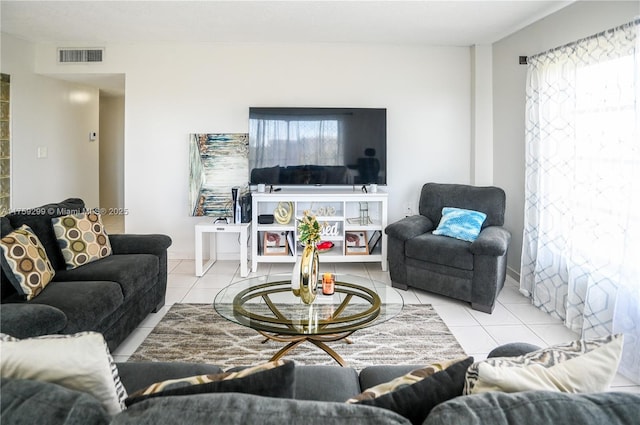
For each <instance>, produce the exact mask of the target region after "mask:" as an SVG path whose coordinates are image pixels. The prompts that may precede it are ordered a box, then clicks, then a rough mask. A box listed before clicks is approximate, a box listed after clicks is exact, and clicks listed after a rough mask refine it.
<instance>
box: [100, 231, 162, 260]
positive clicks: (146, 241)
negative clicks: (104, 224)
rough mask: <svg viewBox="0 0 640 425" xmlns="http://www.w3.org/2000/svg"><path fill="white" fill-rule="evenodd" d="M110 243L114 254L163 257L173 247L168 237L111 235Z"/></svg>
mask: <svg viewBox="0 0 640 425" xmlns="http://www.w3.org/2000/svg"><path fill="white" fill-rule="evenodd" d="M109 243H111V249H112V250H113V253H114V254H154V255H161V254H163V253H164V252H165V251H166V250H167V248H169V247H170V246H171V238H170V237H169V236H167V235H127V234H117V235H109Z"/></svg>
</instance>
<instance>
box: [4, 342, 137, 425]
mask: <svg viewBox="0 0 640 425" xmlns="http://www.w3.org/2000/svg"><path fill="white" fill-rule="evenodd" d="M0 352H2V356H1V357H0V374H1V375H2V377H7V378H14V379H32V380H36V381H44V382H51V383H54V384H58V385H61V386H63V387H66V388H68V389H71V390H76V391H82V392H85V393H89V394H91V395H92V396H93V397H95V398H96V399H97V400H98V401H100V403H101V404H102V406H103V407H104V408H105V410H106V411H107V413H109V414H111V415H115V414H117V413H118V412H120V411H122V410H123V409H124V407H125V405H124V400H125V399H126V398H127V391H126V389H125V388H124V386H123V385H122V383H121V382H120V376H119V374H118V369H117V367H116V364H115V363H114V361H113V358H112V357H111V354H110V353H109V348H108V347H107V343H106V342H105V340H104V337H103V336H102V334H99V333H97V332H80V333H77V334H73V335H48V336H40V337H35V338H27V339H22V340H21V339H17V338H13V337H11V336H9V335H6V334H0Z"/></svg>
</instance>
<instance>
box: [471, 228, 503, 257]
mask: <svg viewBox="0 0 640 425" xmlns="http://www.w3.org/2000/svg"><path fill="white" fill-rule="evenodd" d="M510 241H511V233H509V231H508V230H506V229H505V228H504V227H500V226H489V227H485V228H484V229H482V231H481V232H480V234H479V235H478V238H477V239H476V240H475V241H473V242H472V243H471V246H470V247H469V249H470V250H471V253H472V254H473V255H490V256H493V257H500V256H502V255H504V254H506V253H507V248H509V242H510Z"/></svg>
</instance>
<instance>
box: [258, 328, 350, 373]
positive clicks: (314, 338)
mask: <svg viewBox="0 0 640 425" xmlns="http://www.w3.org/2000/svg"><path fill="white" fill-rule="evenodd" d="M258 332H259V333H260V334H261V335H262V336H264V337H265V338H266V339H265V340H264V341H263V343H264V342H267V341H269V340H272V341H278V342H288V344H287V345H285V346H284V347H282V348H281V349H280V350H279V351H278V352H277V353H276V354H274V355H273V357H271V359H270V360H269V361H275V360H278V359H280V358H281V357H282V356H284V355H285V354H287V353H288V352H289V351H291V350H293V349H294V348H296V347H297V346H298V345H300V344H302V343H304V342H310V343H311V344H313V345H315V346H316V347H318V348H319V349H321V350H322V351H324V352H325V353H327V354H328V355H330V356H331V358H332V359H333V360H335V361H336V362H338V364H339V365H340V366H343V367H344V366H346V365H347V362H345V361H344V359H343V358H342V356H341V355H340V354H338V353H336V352H335V350H334V349H333V348H331V347H329V346H328V345H327V344H325V342H334V341H340V340H342V339H345V340H346V343H347V344H352V342H351V341H350V340H349V339H348V337H349V335H351V334H352V333H354V332H355V331H351V332H346V333H344V334H340V335H280V334H276V335H272V334H268V333H266V332H263V331H258Z"/></svg>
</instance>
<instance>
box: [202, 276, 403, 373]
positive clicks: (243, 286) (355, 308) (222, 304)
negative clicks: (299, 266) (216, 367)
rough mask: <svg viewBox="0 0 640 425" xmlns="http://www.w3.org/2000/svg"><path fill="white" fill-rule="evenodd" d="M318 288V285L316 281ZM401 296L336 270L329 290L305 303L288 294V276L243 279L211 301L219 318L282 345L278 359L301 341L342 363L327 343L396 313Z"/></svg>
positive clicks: (276, 354)
mask: <svg viewBox="0 0 640 425" xmlns="http://www.w3.org/2000/svg"><path fill="white" fill-rule="evenodd" d="M319 287H321V285H319ZM403 305H404V301H403V299H402V295H400V293H399V292H398V291H397V290H395V289H394V288H392V287H391V286H388V285H385V284H384V283H383V282H375V281H371V280H369V279H365V278H362V277H357V276H349V275H337V276H336V281H335V292H334V294H333V295H329V296H327V295H322V292H321V289H318V295H317V296H316V299H315V301H314V302H313V303H312V304H309V305H307V304H304V303H303V302H302V301H301V299H300V298H299V297H297V296H295V295H294V294H293V291H292V289H291V275H287V274H282V275H269V276H260V277H255V278H251V279H246V280H242V281H239V282H236V283H232V284H231V285H229V286H227V287H226V288H224V289H223V290H222V291H220V292H219V293H218V295H216V298H215V300H214V302H213V306H214V308H215V310H216V311H217V312H218V314H220V315H221V316H222V317H224V318H226V319H227V320H230V321H231V322H234V323H237V324H239V325H242V326H246V327H249V328H251V329H254V330H256V331H257V332H259V333H260V334H262V335H263V336H264V337H265V338H266V339H265V341H264V342H266V341H268V340H274V341H278V342H282V343H286V345H285V346H284V347H283V348H282V349H280V350H279V351H278V352H277V353H275V354H274V355H273V357H272V358H271V360H278V359H279V358H281V357H282V356H284V355H285V354H287V353H288V352H289V351H290V350H292V349H294V348H295V347H297V346H298V345H300V344H302V343H304V342H310V343H311V344H314V345H315V346H317V347H318V348H320V349H322V350H324V351H325V352H326V353H327V354H329V355H330V356H331V357H332V358H333V359H334V360H335V361H336V362H338V363H339V364H340V365H341V366H345V365H346V362H345V361H344V359H343V358H342V357H341V356H340V355H339V354H338V353H337V352H336V351H335V350H333V349H332V348H331V347H329V346H328V345H327V344H326V343H327V342H332V341H339V340H342V339H345V341H346V342H347V343H351V341H349V339H348V338H347V337H348V336H349V335H351V334H352V333H354V332H356V331H357V330H359V329H363V328H366V327H369V326H375V325H377V324H379V323H382V322H384V321H386V320H389V319H391V318H392V317H394V316H396V315H397V314H398V313H400V311H402V307H403Z"/></svg>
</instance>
